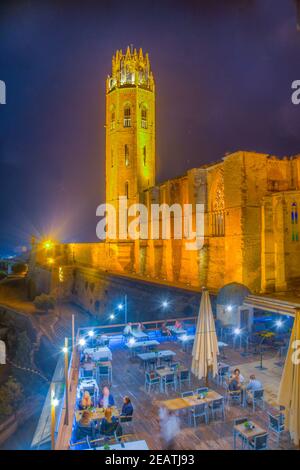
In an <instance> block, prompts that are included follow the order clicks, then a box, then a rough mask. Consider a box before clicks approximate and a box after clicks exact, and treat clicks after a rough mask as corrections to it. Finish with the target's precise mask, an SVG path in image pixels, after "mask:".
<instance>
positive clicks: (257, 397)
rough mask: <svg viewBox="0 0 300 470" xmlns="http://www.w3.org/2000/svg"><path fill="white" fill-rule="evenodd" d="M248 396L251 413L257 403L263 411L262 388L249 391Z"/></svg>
mask: <svg viewBox="0 0 300 470" xmlns="http://www.w3.org/2000/svg"><path fill="white" fill-rule="evenodd" d="M248 394H249V395H250V396H251V400H252V409H253V412H254V411H255V406H256V405H257V404H258V403H261V407H262V409H263V410H264V409H265V402H264V389H263V388H261V389H259V390H249V391H248Z"/></svg>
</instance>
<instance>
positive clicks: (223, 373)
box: [217, 366, 230, 387]
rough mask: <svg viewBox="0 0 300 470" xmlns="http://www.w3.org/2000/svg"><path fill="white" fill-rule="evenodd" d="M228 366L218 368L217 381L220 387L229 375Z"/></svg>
mask: <svg viewBox="0 0 300 470" xmlns="http://www.w3.org/2000/svg"><path fill="white" fill-rule="evenodd" d="M229 372H230V370H229V366H222V367H219V369H218V375H217V382H218V384H219V385H221V386H222V387H223V386H224V383H225V380H226V378H227V377H228V375H229Z"/></svg>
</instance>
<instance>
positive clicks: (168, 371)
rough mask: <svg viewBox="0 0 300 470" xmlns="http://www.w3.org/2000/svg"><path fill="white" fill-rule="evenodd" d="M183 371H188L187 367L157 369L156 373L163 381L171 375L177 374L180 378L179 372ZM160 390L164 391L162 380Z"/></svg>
mask: <svg viewBox="0 0 300 470" xmlns="http://www.w3.org/2000/svg"><path fill="white" fill-rule="evenodd" d="M182 370H186V367H185V366H183V365H179V366H178V367H176V369H175V368H171V367H164V369H156V371H155V372H156V374H157V375H158V376H159V377H160V378H161V379H163V378H164V377H166V375H169V374H175V375H176V376H178V374H179V372H180V371H182ZM160 390H161V391H163V383H162V380H161V381H160Z"/></svg>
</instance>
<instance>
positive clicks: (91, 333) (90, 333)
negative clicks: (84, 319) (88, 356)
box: [88, 330, 95, 338]
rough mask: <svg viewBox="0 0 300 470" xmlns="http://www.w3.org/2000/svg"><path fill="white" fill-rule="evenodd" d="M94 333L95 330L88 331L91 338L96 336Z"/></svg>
mask: <svg viewBox="0 0 300 470" xmlns="http://www.w3.org/2000/svg"><path fill="white" fill-rule="evenodd" d="M94 334H95V333H94V332H93V330H90V331H89V332H88V335H89V337H90V338H92V337H93V336H94Z"/></svg>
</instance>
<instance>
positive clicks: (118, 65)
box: [106, 47, 155, 213]
mask: <svg viewBox="0 0 300 470" xmlns="http://www.w3.org/2000/svg"><path fill="white" fill-rule="evenodd" d="M154 185H155V86H154V79H153V74H152V72H151V68H150V62H149V57H148V54H145V55H144V54H143V51H142V49H140V50H139V51H137V50H136V49H133V48H132V47H131V48H130V47H127V50H126V53H125V54H123V52H122V50H118V51H116V54H115V55H114V56H113V58H112V72H111V75H110V76H108V78H107V81H106V202H107V203H110V204H112V205H114V206H115V208H116V210H117V211H118V208H119V197H120V196H126V197H127V202H128V206H129V205H130V204H133V203H138V202H139V195H140V194H141V192H142V191H143V190H145V189H147V188H149V187H151V186H154ZM117 213H118V212H117Z"/></svg>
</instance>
